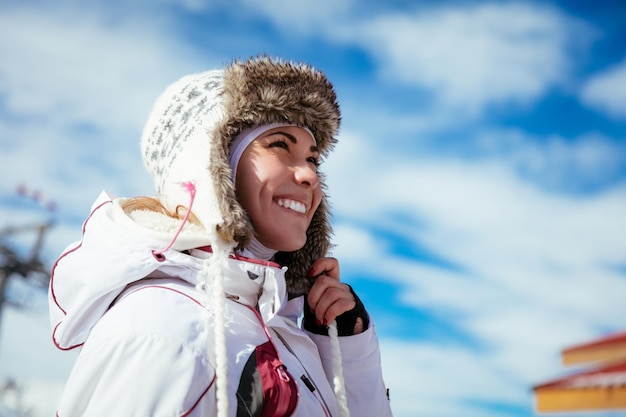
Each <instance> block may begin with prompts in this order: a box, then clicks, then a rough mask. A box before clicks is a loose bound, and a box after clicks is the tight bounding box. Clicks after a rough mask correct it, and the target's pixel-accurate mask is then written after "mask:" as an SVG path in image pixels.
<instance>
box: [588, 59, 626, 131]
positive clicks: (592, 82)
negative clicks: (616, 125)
mask: <svg viewBox="0 0 626 417" xmlns="http://www.w3.org/2000/svg"><path fill="white" fill-rule="evenodd" d="M580 95H581V99H582V100H583V102H584V103H586V104H587V105H588V106H590V107H592V108H595V109H598V110H599V111H602V112H605V113H607V114H608V115H610V116H612V117H615V118H621V119H624V118H626V106H624V103H626V59H624V60H623V61H622V62H621V63H619V64H617V65H615V66H613V67H611V68H608V69H606V70H605V71H602V72H600V73H599V74H596V75H595V76H593V77H591V78H590V79H589V80H587V82H586V83H585V84H584V85H583V87H582V89H581V93H580Z"/></svg>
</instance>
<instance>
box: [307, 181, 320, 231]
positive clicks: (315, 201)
mask: <svg viewBox="0 0 626 417" xmlns="http://www.w3.org/2000/svg"><path fill="white" fill-rule="evenodd" d="M321 202H322V190H321V189H320V188H317V189H316V190H315V192H314V193H313V201H312V205H311V212H310V214H309V223H310V222H311V219H312V218H313V214H315V212H316V211H317V209H318V208H319V206H320V203H321Z"/></svg>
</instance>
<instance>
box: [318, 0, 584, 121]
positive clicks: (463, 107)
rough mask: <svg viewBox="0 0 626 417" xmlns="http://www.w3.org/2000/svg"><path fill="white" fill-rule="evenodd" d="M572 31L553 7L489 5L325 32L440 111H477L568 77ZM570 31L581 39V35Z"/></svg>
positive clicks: (529, 96)
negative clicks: (420, 91)
mask: <svg viewBox="0 0 626 417" xmlns="http://www.w3.org/2000/svg"><path fill="white" fill-rule="evenodd" d="M573 26H574V23H573V22H572V21H571V20H570V19H568V18H566V17H565V16H563V15H562V14H560V13H559V12H557V11H555V10H554V9H552V8H547V7H539V6H531V5H528V4H524V3H503V4H499V3H487V4H481V5H474V6H469V7H464V8H459V7H455V8H452V7H449V8H437V9H433V10H425V11H419V12H415V13H406V14H382V15H380V16H379V17H376V18H373V19H371V20H370V21H362V22H358V23H353V24H347V25H335V26H334V27H333V28H330V29H329V30H330V31H331V33H334V36H336V37H337V38H338V39H342V40H347V41H350V42H353V43H356V44H358V45H360V46H361V47H363V48H364V49H366V50H367V51H368V52H369V53H371V54H372V55H374V56H376V57H377V58H378V64H379V65H380V66H381V67H382V69H383V71H384V72H385V74H386V75H387V77H389V78H390V79H393V80H399V81H403V82H404V83H407V84H410V85H414V86H418V87H423V88H425V89H427V90H428V91H430V92H432V93H434V94H435V100H436V101H439V102H442V103H443V104H444V105H445V106H446V107H453V108H456V109H458V110H460V111H462V112H463V113H469V114H476V113H478V114H480V113H481V111H483V110H484V109H485V107H486V106H488V105H490V104H501V103H509V102H514V103H522V104H526V103H528V102H530V101H532V100H535V99H537V98H538V97H540V96H541V95H542V94H544V93H545V92H546V90H548V89H549V88H551V87H553V86H555V85H557V84H559V83H561V82H562V81H563V79H564V78H567V74H568V72H569V70H570V59H571V58H570V57H569V56H568V55H567V51H566V48H565V47H566V44H567V42H568V32H569V31H570V30H571V29H572V27H573ZM576 28H577V36H579V39H584V38H585V36H586V30H585V29H584V28H583V27H582V26H576Z"/></svg>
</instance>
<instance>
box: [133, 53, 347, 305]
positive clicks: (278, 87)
mask: <svg viewBox="0 0 626 417" xmlns="http://www.w3.org/2000/svg"><path fill="white" fill-rule="evenodd" d="M159 101H160V104H157V106H156V107H155V109H160V111H157V110H155V111H153V114H152V116H151V118H150V120H149V123H148V125H147V126H146V128H145V129H144V137H143V138H142V147H143V149H144V161H145V162H146V165H147V166H148V169H149V170H150V171H151V173H152V176H153V178H154V179H155V183H156V185H157V191H158V192H160V193H163V194H165V197H167V199H168V200H169V203H170V204H185V203H186V198H185V196H184V194H180V193H177V191H176V188H175V187H174V186H168V184H171V183H172V182H173V181H181V180H185V181H187V180H194V181H196V183H199V185H198V184H197V186H198V198H197V199H196V204H197V206H194V210H193V212H194V214H196V216H198V218H199V219H200V221H201V222H202V223H203V225H204V226H205V227H207V228H209V229H213V228H214V232H217V233H218V234H219V236H220V237H221V238H222V239H224V240H225V241H227V242H233V243H234V244H236V245H237V246H238V247H239V248H243V247H245V246H246V245H247V244H248V243H249V242H250V239H251V238H252V237H253V235H254V229H253V227H252V223H251V221H250V218H249V217H248V215H247V213H246V212H245V210H244V209H243V208H242V207H241V205H240V204H239V202H238V201H237V199H236V197H235V186H234V184H233V181H232V170H231V167H230V164H229V162H228V156H229V145H230V142H231V141H232V140H233V139H234V138H235V137H236V136H237V135H238V134H239V133H240V132H241V131H242V130H244V129H246V128H249V127H252V126H259V125H266V124H272V123H288V124H293V125H297V126H303V127H307V128H308V129H309V130H310V131H311V132H312V133H313V135H314V136H315V140H316V142H317V147H318V149H319V151H320V155H321V156H322V157H326V156H327V155H328V153H329V152H330V151H331V150H332V148H333V147H334V145H335V143H336V135H337V133H338V130H339V125H340V120H341V116H340V111H339V105H338V104H337V98H336V94H335V91H334V88H333V86H332V84H331V83H330V82H329V81H328V79H327V78H326V76H325V75H324V74H323V73H322V72H320V71H318V70H316V69H314V68H313V67H311V66H309V65H307V64H300V63H292V62H286V61H284V60H281V59H275V58H270V57H268V56H259V57H255V58H251V59H249V60H246V61H235V62H233V63H232V64H230V65H229V66H227V67H226V68H224V70H223V71H219V72H216V71H213V72H208V73H202V74H197V75H195V76H188V77H185V78H183V79H181V80H179V81H178V82H177V83H175V84H174V85H173V86H171V87H170V88H169V89H168V90H166V94H165V97H163V96H162V97H161V98H160V99H159ZM163 109H165V110H163ZM155 113H156V114H155ZM200 135H202V136H200ZM202 137H204V138H206V140H207V142H208V146H206V143H207V142H204V144H202V142H203V139H202ZM186 145H187V146H193V147H194V148H198V147H199V148H204V149H199V150H198V151H196V152H194V151H189V150H188V149H187V150H186V149H185V146H186ZM164 149H166V150H167V152H164ZM181 155H182V156H181ZM203 157H204V158H206V159H203ZM177 158H178V159H180V160H179V161H177V162H175V161H174V160H175V159H177ZM181 158H182V159H181ZM172 167H173V168H172ZM170 168H171V169H170ZM207 176H208V177H210V178H206V177H207ZM185 177H193V178H185ZM207 179H209V183H206V180H207ZM320 186H321V187H322V191H323V197H322V202H321V203H320V206H319V207H318V209H317V211H316V212H315V213H314V215H313V219H312V222H311V225H310V226H309V229H308V230H307V242H306V244H305V246H304V247H303V248H302V249H300V250H298V251H295V252H288V253H281V252H279V253H278V254H277V255H276V261H277V262H279V263H280V264H281V265H284V266H287V267H288V270H287V274H286V279H287V286H288V290H289V291H290V292H293V293H305V292H307V291H308V288H309V286H310V281H309V278H308V277H307V271H308V270H309V268H310V266H311V264H312V263H313V262H314V261H315V260H316V259H318V258H320V257H322V256H325V255H326V254H327V252H328V250H329V249H330V238H331V226H330V218H329V217H330V213H329V209H328V203H327V197H326V193H325V190H326V187H325V185H324V176H323V175H322V174H321V173H320ZM203 193H207V194H214V195H204V196H202V194H203ZM209 209H210V210H211V211H216V210H217V211H219V213H212V214H209V213H208V211H209Z"/></svg>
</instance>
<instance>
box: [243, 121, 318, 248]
mask: <svg viewBox="0 0 626 417" xmlns="http://www.w3.org/2000/svg"><path fill="white" fill-rule="evenodd" d="M318 163H319V152H318V151H317V148H316V146H315V141H314V140H313V138H312V137H311V135H310V134H309V133H308V132H307V131H306V130H304V129H302V128H300V127H295V126H285V127H277V128H275V129H271V130H269V131H267V132H265V133H264V134H262V135H261V136H259V137H258V138H256V139H255V140H254V141H252V143H250V145H248V147H247V148H246V150H245V151H244V153H243V155H241V159H240V160H239V165H238V167H237V175H236V183H235V190H236V191H235V192H236V195H237V199H238V200H239V202H240V203H241V205H242V206H243V208H244V209H245V210H246V211H247V212H248V215H249V216H250V218H251V220H252V225H253V226H254V229H255V232H256V238H257V239H258V240H259V242H261V243H262V244H263V245H265V246H266V247H268V248H270V249H274V250H278V251H282V252H292V251H295V250H298V249H300V248H302V247H303V246H304V244H305V243H306V231H307V229H308V227H309V224H310V223H311V219H312V218H313V213H315V210H317V207H318V206H319V204H320V201H321V199H322V190H321V187H320V182H319V177H318V175H317V166H318Z"/></svg>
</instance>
